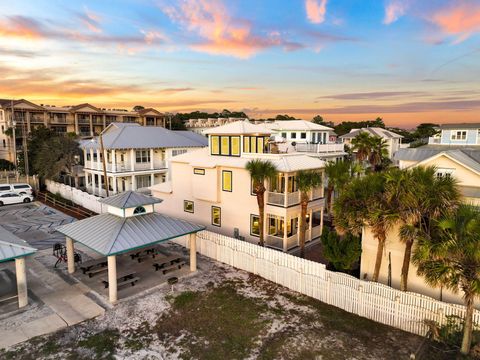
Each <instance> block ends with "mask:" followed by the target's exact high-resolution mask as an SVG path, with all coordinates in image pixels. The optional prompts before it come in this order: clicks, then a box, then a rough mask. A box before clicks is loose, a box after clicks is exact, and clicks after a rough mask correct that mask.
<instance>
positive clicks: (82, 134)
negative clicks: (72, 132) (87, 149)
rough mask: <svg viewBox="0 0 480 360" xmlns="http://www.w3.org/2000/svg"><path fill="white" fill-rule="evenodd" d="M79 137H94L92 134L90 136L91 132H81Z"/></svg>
mask: <svg viewBox="0 0 480 360" xmlns="http://www.w3.org/2000/svg"><path fill="white" fill-rule="evenodd" d="M78 135H79V136H83V137H90V136H92V134H90V131H80V132H79V133H78Z"/></svg>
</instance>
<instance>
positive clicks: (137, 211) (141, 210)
mask: <svg viewBox="0 0 480 360" xmlns="http://www.w3.org/2000/svg"><path fill="white" fill-rule="evenodd" d="M146 212H147V210H145V208H144V207H143V206H137V207H136V208H135V210H133V215H139V214H145V213H146Z"/></svg>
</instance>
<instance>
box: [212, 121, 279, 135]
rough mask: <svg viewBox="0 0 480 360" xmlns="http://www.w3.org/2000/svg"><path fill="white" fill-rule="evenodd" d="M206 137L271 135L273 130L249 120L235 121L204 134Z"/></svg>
mask: <svg viewBox="0 0 480 360" xmlns="http://www.w3.org/2000/svg"><path fill="white" fill-rule="evenodd" d="M203 133H204V134H206V135H243V134H246V135H248V134H265V135H270V134H271V133H272V130H270V129H267V127H266V126H265V124H252V123H251V122H250V121H248V120H240V121H235V122H233V123H230V124H225V125H222V126H217V127H214V128H211V129H208V130H205V131H204V132H203Z"/></svg>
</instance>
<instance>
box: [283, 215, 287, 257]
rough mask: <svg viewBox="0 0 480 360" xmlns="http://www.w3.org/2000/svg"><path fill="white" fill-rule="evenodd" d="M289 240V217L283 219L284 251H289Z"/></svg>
mask: <svg viewBox="0 0 480 360" xmlns="http://www.w3.org/2000/svg"><path fill="white" fill-rule="evenodd" d="M287 239H288V232H287V217H284V218H283V251H285V252H286V251H287V250H288V247H287Z"/></svg>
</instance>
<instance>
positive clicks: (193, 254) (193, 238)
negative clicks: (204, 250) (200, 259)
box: [189, 233, 197, 272]
mask: <svg viewBox="0 0 480 360" xmlns="http://www.w3.org/2000/svg"><path fill="white" fill-rule="evenodd" d="M189 237H190V271H192V272H193V271H197V234H196V233H192V234H190V235H189Z"/></svg>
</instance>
